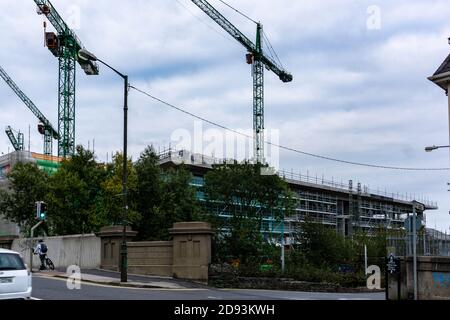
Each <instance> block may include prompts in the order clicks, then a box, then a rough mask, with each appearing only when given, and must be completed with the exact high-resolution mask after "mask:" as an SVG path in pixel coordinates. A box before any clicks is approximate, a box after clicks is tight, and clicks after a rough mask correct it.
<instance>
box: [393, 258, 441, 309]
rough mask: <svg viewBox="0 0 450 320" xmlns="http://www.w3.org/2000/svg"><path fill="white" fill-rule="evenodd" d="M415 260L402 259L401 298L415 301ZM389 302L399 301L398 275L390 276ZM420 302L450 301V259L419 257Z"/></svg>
mask: <svg viewBox="0 0 450 320" xmlns="http://www.w3.org/2000/svg"><path fill="white" fill-rule="evenodd" d="M413 275H414V274H413V258H412V257H406V258H401V274H400V283H401V286H400V297H401V299H402V300H406V299H413V297H414V287H413V285H414V284H413ZM388 279H389V282H388V284H389V290H388V298H389V300H398V275H389V277H388ZM417 288H418V296H417V297H418V299H419V300H450V257H434V256H419V257H418V258H417Z"/></svg>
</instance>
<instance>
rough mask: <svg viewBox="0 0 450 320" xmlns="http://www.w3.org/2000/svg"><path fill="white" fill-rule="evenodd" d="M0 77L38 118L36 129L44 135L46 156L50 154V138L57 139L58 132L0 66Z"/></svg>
mask: <svg viewBox="0 0 450 320" xmlns="http://www.w3.org/2000/svg"><path fill="white" fill-rule="evenodd" d="M0 77H1V78H2V79H3V80H5V82H6V83H7V84H8V85H9V87H10V88H11V89H12V90H13V91H14V92H15V94H16V95H17V96H18V97H19V98H20V100H22V101H23V103H24V104H25V105H26V106H27V107H28V109H30V110H31V112H33V114H34V115H35V116H36V117H37V118H38V119H39V121H40V123H39V125H38V131H39V133H40V134H42V135H44V154H45V155H47V156H51V155H52V142H53V141H52V138H53V139H59V138H60V137H59V134H58V132H57V131H56V130H55V129H54V128H53V126H52V124H51V123H50V121H49V120H48V119H47V118H46V117H45V116H44V115H43V114H42V112H41V111H40V110H39V109H38V108H37V107H36V105H35V104H34V103H33V101H31V99H30V98H28V97H27V95H26V94H25V93H23V91H22V90H20V88H19V87H18V86H17V84H16V83H15V82H14V81H13V80H12V79H11V77H10V76H9V75H8V74H7V73H6V71H5V70H3V68H2V67H1V66H0Z"/></svg>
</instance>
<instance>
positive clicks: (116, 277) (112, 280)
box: [33, 269, 207, 289]
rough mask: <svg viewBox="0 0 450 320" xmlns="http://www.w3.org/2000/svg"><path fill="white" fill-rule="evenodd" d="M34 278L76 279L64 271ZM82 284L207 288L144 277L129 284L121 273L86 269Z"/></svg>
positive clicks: (134, 277)
mask: <svg viewBox="0 0 450 320" xmlns="http://www.w3.org/2000/svg"><path fill="white" fill-rule="evenodd" d="M33 276H37V277H44V278H63V279H67V278H70V277H72V278H73V277H74V275H73V274H69V273H67V272H65V271H64V270H61V269H59V270H44V271H39V272H33ZM80 280H81V281H82V282H90V283H96V284H101V285H110V286H118V287H127V288H149V289H156V288H159V289H192V288H207V287H206V286H205V285H202V284H199V283H194V282H188V281H183V280H179V279H174V278H170V277H156V276H143V275H130V274H129V275H128V281H127V282H121V281H120V272H114V271H109V270H102V269H85V270H81V279H80Z"/></svg>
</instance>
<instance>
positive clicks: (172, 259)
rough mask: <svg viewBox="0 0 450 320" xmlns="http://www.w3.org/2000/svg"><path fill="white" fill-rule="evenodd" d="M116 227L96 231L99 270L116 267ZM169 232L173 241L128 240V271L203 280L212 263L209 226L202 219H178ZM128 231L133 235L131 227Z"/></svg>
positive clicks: (117, 261) (117, 265) (117, 262)
mask: <svg viewBox="0 0 450 320" xmlns="http://www.w3.org/2000/svg"><path fill="white" fill-rule="evenodd" d="M119 229H120V230H121V227H107V228H103V229H102V231H101V232H100V233H99V236H100V237H101V239H102V240H101V243H102V246H101V248H102V249H101V268H102V269H108V270H115V271H118V270H119V256H118V254H119V251H118V244H120V242H121V238H120V237H119V232H118V231H119ZM170 233H171V234H172V236H173V240H172V241H143V242H128V243H127V247H128V272H129V273H130V274H143V275H155V276H169V277H174V278H180V279H189V280H195V281H200V282H204V283H206V282H207V281H208V270H209V264H210V263H211V235H212V230H211V226H210V225H209V224H208V223H205V222H180V223H175V224H174V225H173V228H172V229H170ZM128 234H129V235H133V233H132V231H131V230H129V231H128Z"/></svg>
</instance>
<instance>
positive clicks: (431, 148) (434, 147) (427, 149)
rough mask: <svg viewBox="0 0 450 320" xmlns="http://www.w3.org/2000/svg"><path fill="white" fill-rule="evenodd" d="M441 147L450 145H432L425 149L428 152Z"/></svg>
mask: <svg viewBox="0 0 450 320" xmlns="http://www.w3.org/2000/svg"><path fill="white" fill-rule="evenodd" d="M441 148H450V146H430V147H426V148H425V151H426V152H431V151H433V150H436V149H441Z"/></svg>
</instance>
